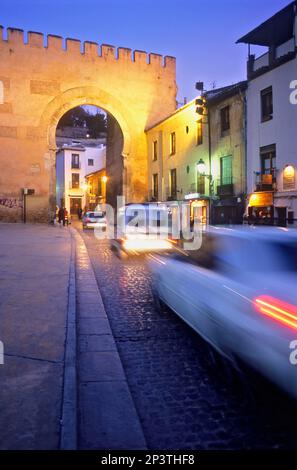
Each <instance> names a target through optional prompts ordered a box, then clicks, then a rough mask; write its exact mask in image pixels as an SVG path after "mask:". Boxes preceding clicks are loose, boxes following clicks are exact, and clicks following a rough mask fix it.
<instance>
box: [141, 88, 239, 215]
mask: <svg viewBox="0 0 297 470" xmlns="http://www.w3.org/2000/svg"><path fill="white" fill-rule="evenodd" d="M245 89H246V83H245V82H240V83H239V84H236V85H232V86H229V87H224V88H221V89H217V90H212V91H210V92H206V93H204V95H203V99H204V101H205V107H204V112H203V115H201V114H199V113H197V111H199V101H200V99H201V97H198V98H196V99H194V100H192V101H190V102H189V103H187V104H185V105H184V106H182V107H181V108H179V109H178V110H177V111H175V112H174V113H173V114H171V115H170V116H169V117H168V118H166V119H164V120H162V121H160V122H158V123H157V124H155V125H154V126H152V127H150V128H148V129H147V131H146V134H147V145H148V187H149V192H148V200H150V201H168V202H169V201H172V200H176V201H190V203H191V205H192V206H194V205H198V206H200V207H202V208H203V214H204V215H203V217H204V219H205V221H212V222H214V223H229V222H230V221H232V222H239V221H241V218H242V213H243V206H244V202H245V200H244V197H245V196H244V194H245V185H246V175H245V173H246V172H245V130H244V129H245ZM197 108H198V109H197Z"/></svg>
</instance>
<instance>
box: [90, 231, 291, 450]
mask: <svg viewBox="0 0 297 470" xmlns="http://www.w3.org/2000/svg"><path fill="white" fill-rule="evenodd" d="M81 233H82V232H81ZM82 235H83V238H84V240H85V242H86V245H87V248H88V252H89V255H90V258H91V260H92V263H93V266H94V269H95V274H96V278H97V281H98V285H99V288H100V291H101V294H102V297H103V302H104V306H105V309H106V312H107V316H108V318H109V321H110V324H111V327H112V331H113V334H114V336H115V340H116V345H117V348H118V350H119V353H120V357H121V360H122V363H123V366H124V370H125V373H126V376H127V379H128V384H129V387H130V390H131V393H132V397H133V399H134V402H135V405H136V409H137V411H138V415H139V417H140V421H141V424H142V427H143V431H144V435H145V438H146V441H147V444H148V447H149V448H150V449H228V448H232V449H243V448H296V447H297V429H296V422H297V404H296V403H294V402H293V401H291V400H290V399H288V398H287V397H285V396H284V395H282V393H280V392H279V391H278V390H276V389H275V388H274V387H273V386H272V385H271V384H268V383H267V382H265V381H264V380H262V379H260V378H259V377H257V376H255V375H254V374H251V373H248V374H247V375H243V376H239V374H238V373H236V372H234V371H232V370H230V367H229V366H226V364H224V363H223V362H222V360H221V359H220V358H219V357H218V356H217V355H216V354H215V353H214V352H213V351H212V350H211V349H210V348H209V347H208V346H207V345H206V344H205V342H204V341H203V340H201V339H200V338H199V336H198V335H197V334H195V333H194V332H193V331H192V330H191V329H190V328H189V327H188V326H187V325H186V324H185V323H183V322H182V321H181V320H179V319H178V318H177V317H176V316H175V315H174V314H173V313H172V312H171V311H169V310H168V309H167V308H163V310H162V312H158V311H156V309H155V307H154V304H153V299H152V296H151V291H150V282H149V281H150V275H149V272H148V270H147V267H146V263H145V260H144V259H143V258H137V259H132V260H128V261H126V262H123V261H120V260H119V259H118V258H117V257H116V256H115V255H114V254H112V253H111V251H110V249H109V244H108V242H105V241H98V240H96V239H95V238H94V235H93V233H92V232H84V233H82ZM251 383H253V387H251V385H250V384H251Z"/></svg>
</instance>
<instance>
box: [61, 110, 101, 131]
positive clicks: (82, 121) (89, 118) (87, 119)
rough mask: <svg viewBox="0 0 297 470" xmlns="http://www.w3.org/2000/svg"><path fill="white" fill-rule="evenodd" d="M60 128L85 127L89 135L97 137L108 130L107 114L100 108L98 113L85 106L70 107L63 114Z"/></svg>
mask: <svg viewBox="0 0 297 470" xmlns="http://www.w3.org/2000/svg"><path fill="white" fill-rule="evenodd" d="M57 127H58V129H63V128H64V127H83V128H85V129H86V130H87V132H88V134H89V136H90V137H91V138H93V139H97V138H98V137H99V135H100V133H101V132H106V130H107V123H106V116H105V114H103V113H102V112H100V110H98V111H97V113H96V114H93V113H91V112H90V111H89V110H88V109H86V108H85V107H83V106H78V107H77V108H74V109H70V110H69V111H67V113H65V114H64V116H62V118H61V119H60V121H59V123H58V126H57Z"/></svg>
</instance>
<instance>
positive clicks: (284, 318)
mask: <svg viewBox="0 0 297 470" xmlns="http://www.w3.org/2000/svg"><path fill="white" fill-rule="evenodd" d="M254 304H255V307H256V308H257V310H258V311H259V312H261V313H263V314H264V315H267V316H268V317H271V318H273V319H274V320H276V321H278V322H279V323H283V324H284V325H286V326H289V327H290V328H293V329H294V330H297V307H296V306H295V305H291V304H287V303H286V302H283V301H281V300H279V299H276V298H274V297H270V296H268V295H262V296H260V297H257V298H256V299H255V301H254Z"/></svg>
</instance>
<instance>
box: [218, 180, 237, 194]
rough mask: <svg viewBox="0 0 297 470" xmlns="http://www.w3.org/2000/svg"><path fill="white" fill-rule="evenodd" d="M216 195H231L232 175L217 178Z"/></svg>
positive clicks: (232, 187)
mask: <svg viewBox="0 0 297 470" xmlns="http://www.w3.org/2000/svg"><path fill="white" fill-rule="evenodd" d="M217 195H218V196H233V195H234V183H233V177H232V176H228V177H223V178H220V179H218V180H217Z"/></svg>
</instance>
